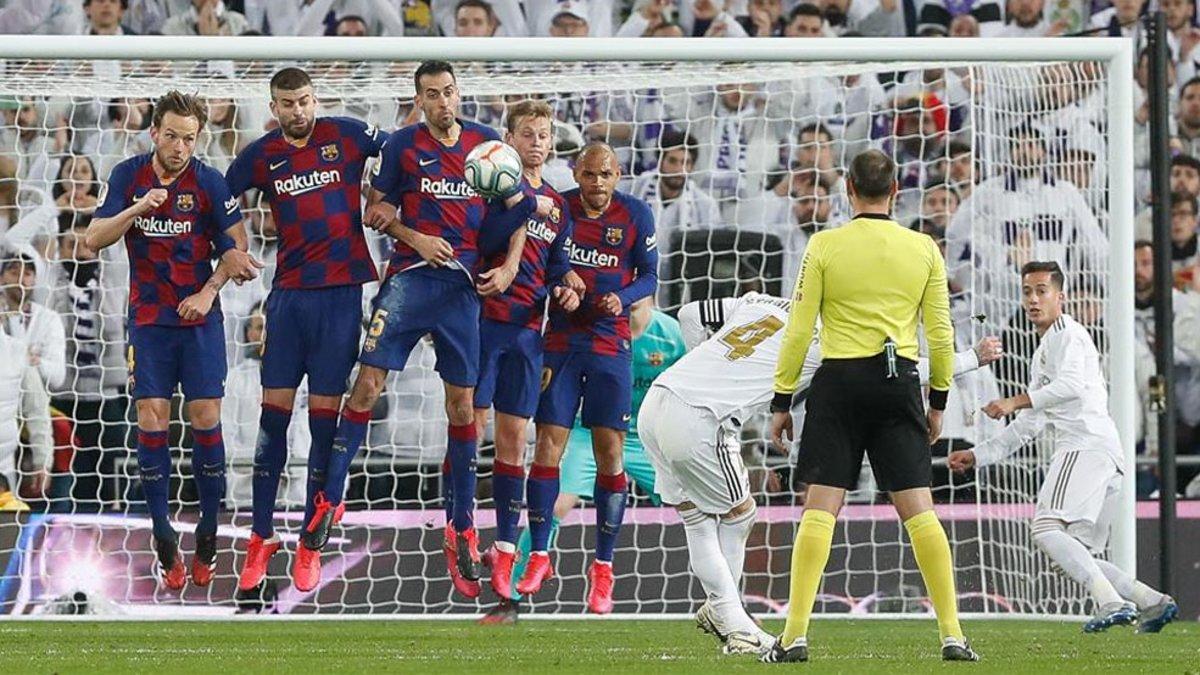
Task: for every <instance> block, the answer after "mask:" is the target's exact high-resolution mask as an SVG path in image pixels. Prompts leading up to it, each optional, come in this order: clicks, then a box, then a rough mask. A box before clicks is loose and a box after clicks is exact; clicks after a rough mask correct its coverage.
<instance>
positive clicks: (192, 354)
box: [125, 312, 227, 401]
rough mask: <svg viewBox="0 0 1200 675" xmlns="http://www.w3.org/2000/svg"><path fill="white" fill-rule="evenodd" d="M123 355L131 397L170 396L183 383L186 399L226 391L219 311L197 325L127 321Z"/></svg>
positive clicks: (221, 321) (191, 399)
mask: <svg viewBox="0 0 1200 675" xmlns="http://www.w3.org/2000/svg"><path fill="white" fill-rule="evenodd" d="M125 359H126V362H127V365H128V367H129V389H130V391H132V392H133V398H134V400H139V399H143V398H165V399H170V398H171V397H172V396H174V395H175V390H176V388H179V387H182V388H183V397H184V399H186V400H188V401H195V400H198V399H205V398H221V397H223V396H224V395H225V374H226V372H227V370H226V369H227V365H226V363H225V328H224V320H223V319H222V317H221V313H220V312H213V313H211V314H209V315H208V321H206V322H205V323H203V324H201V325H199V326H135V325H134V324H133V322H132V321H130V322H129V344H128V346H127V348H126V352H125Z"/></svg>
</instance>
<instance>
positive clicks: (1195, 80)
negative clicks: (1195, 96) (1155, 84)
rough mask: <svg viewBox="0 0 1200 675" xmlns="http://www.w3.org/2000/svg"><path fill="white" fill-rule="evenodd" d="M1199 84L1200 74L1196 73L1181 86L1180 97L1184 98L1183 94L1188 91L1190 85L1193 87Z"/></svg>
mask: <svg viewBox="0 0 1200 675" xmlns="http://www.w3.org/2000/svg"><path fill="white" fill-rule="evenodd" d="M1197 84H1200V75H1195V76H1193V77H1192V79H1190V80H1188V81H1187V82H1184V83H1183V86H1182V87H1180V88H1179V98H1183V95H1184V94H1185V93H1187V90H1188V87H1193V86H1195V85H1197Z"/></svg>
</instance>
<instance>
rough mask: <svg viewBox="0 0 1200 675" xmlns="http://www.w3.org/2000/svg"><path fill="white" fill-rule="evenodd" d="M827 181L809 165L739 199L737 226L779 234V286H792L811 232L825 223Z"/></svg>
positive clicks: (829, 216) (829, 217)
mask: <svg viewBox="0 0 1200 675" xmlns="http://www.w3.org/2000/svg"><path fill="white" fill-rule="evenodd" d="M829 191H830V188H829V185H828V184H827V183H826V182H825V180H824V179H823V178H822V175H821V174H820V172H818V171H815V170H813V169H807V170H800V171H791V172H788V173H786V174H785V175H784V176H783V179H782V180H780V181H779V182H778V183H776V184H775V185H774V186H772V187H771V188H770V189H768V190H765V191H763V192H762V193H761V194H759V195H756V196H754V197H752V198H749V199H745V200H742V201H741V202H739V208H738V214H737V216H738V226H739V227H740V228H742V229H744V230H762V231H766V232H769V233H771V234H773V235H775V236H776V237H778V238H779V243H780V244H781V245H782V247H783V286H782V288H793V287H794V286H795V282H796V275H797V274H799V272H800V263H801V261H802V260H803V259H804V249H805V248H806V247H807V246H808V240H809V239H810V238H812V235H813V234H814V233H816V232H818V231H820V230H822V229H825V228H826V227H828V226H829V224H830V223H831V222H838V221H835V220H832V213H833V212H832V200H831V199H830V197H829Z"/></svg>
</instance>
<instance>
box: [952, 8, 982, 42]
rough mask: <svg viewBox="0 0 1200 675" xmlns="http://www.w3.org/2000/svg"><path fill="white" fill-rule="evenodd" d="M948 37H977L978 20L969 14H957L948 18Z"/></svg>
mask: <svg viewBox="0 0 1200 675" xmlns="http://www.w3.org/2000/svg"><path fill="white" fill-rule="evenodd" d="M950 37H965V38H977V37H979V20H978V19H976V18H975V17H974V16H971V15H970V14H959V15H958V16H956V17H954V18H953V19H951V20H950Z"/></svg>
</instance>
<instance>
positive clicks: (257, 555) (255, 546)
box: [238, 533, 283, 591]
mask: <svg viewBox="0 0 1200 675" xmlns="http://www.w3.org/2000/svg"><path fill="white" fill-rule="evenodd" d="M281 546H283V542H281V541H279V537H278V536H277V535H271V538H270V539H263V538H262V537H260V536H258V535H257V534H253V533H252V534H251V535H250V543H249V544H247V545H246V560H245V561H244V562H243V563H242V573H241V574H239V575H238V590H239V591H252V590H254V589H255V588H258V585H259V584H261V583H262V580H263V579H265V578H266V577H267V568H268V567H269V566H270V565H271V556H273V555H275V552H276V551H278V550H279V548H280V547H281Z"/></svg>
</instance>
